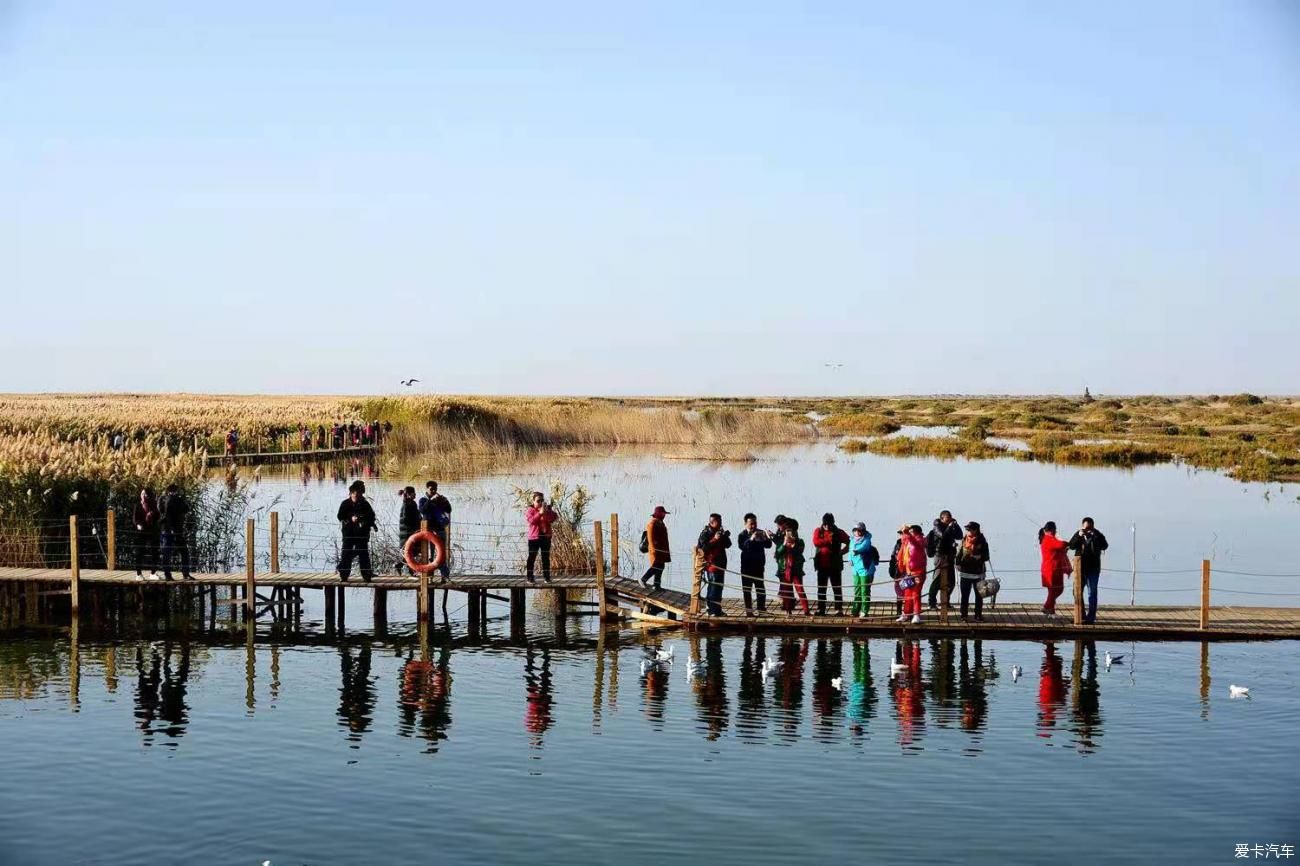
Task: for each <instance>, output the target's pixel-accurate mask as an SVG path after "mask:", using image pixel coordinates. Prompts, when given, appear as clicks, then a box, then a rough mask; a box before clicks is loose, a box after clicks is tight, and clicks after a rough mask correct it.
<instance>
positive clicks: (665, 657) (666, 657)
mask: <svg viewBox="0 0 1300 866" xmlns="http://www.w3.org/2000/svg"><path fill="white" fill-rule="evenodd" d="M654 660H655V661H657V662H670V661H672V660H673V645H672V644H669V645H668V649H666V650H664V649H657V650H655V652H654Z"/></svg>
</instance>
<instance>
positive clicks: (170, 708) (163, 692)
mask: <svg viewBox="0 0 1300 866" xmlns="http://www.w3.org/2000/svg"><path fill="white" fill-rule="evenodd" d="M146 649H148V658H147V660H146ZM173 655H175V660H173ZM135 671H136V686H135V719H136V725H137V727H139V729H140V732H141V734H143V735H144V743H145V745H146V746H148V745H152V744H153V740H154V737H155V736H162V737H164V738H166V740H167V741H168V742H167V745H169V746H172V747H175V745H176V743H175V741H176V740H177V739H179V738H180V736H181V735H182V734H184V733H185V728H186V726H187V724H188V723H189V706H188V705H187V703H186V692H187V690H188V687H189V680H190V645H189V643H188V642H182V643H181V644H180V645H179V646H178V647H176V648H175V649H173V647H172V645H171V643H165V644H163V648H162V651H161V652H159V651H158V650H157V649H156V648H152V647H143V646H142V647H137V648H136V651H135Z"/></svg>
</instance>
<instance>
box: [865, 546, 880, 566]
mask: <svg viewBox="0 0 1300 866" xmlns="http://www.w3.org/2000/svg"><path fill="white" fill-rule="evenodd" d="M867 565H880V551H879V550H876V546H875V545H874V544H873V545H871V546H870V547H868V548H867Z"/></svg>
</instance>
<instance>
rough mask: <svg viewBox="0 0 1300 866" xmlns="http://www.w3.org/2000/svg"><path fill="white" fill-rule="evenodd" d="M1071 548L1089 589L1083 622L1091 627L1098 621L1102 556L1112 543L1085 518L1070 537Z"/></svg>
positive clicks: (1088, 518) (1090, 520)
mask: <svg viewBox="0 0 1300 866" xmlns="http://www.w3.org/2000/svg"><path fill="white" fill-rule="evenodd" d="M1069 547H1070V550H1072V551H1074V554H1075V556H1077V557H1079V566H1080V570H1081V572H1082V576H1083V582H1084V583H1085V584H1086V585H1087V588H1088V604H1087V608H1086V609H1085V610H1084V614H1083V621H1084V622H1086V623H1088V624H1090V625H1091V624H1092V623H1094V622H1096V621H1097V582H1098V581H1100V580H1101V555H1102V553H1104V552H1105V551H1106V549H1107V548H1108V547H1110V542H1108V541H1106V536H1104V535H1102V534H1101V530H1099V529H1097V527H1096V525H1094V524H1093V521H1092V518H1091V517H1085V518H1083V525H1082V526H1081V527H1080V528H1079V531H1078V532H1076V533H1074V535H1072V536H1070V541H1069Z"/></svg>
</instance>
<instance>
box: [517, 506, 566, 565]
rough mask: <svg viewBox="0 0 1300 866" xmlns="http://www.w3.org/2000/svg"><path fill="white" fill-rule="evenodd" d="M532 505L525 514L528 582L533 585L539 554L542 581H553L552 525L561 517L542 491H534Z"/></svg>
mask: <svg viewBox="0 0 1300 866" xmlns="http://www.w3.org/2000/svg"><path fill="white" fill-rule="evenodd" d="M531 499H532V504H531V505H529V506H528V510H527V511H525V512H524V520H525V521H526V522H527V523H528V566H527V568H528V572H527V573H528V582H529V583H533V582H534V581H535V580H536V578H535V577H534V576H533V566H534V564H535V563H536V562H537V554H538V553H541V555H542V580H546V581H549V580H550V579H551V524H553V523H554V522H555V521H557V520H559V519H560V515H558V514H556V513H555V509H554V508H552V507H551V504H550V503H549V502H547V501H546V495H545V494H543V493H542V491H540V490H534V491H533V495H532V497H531Z"/></svg>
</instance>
